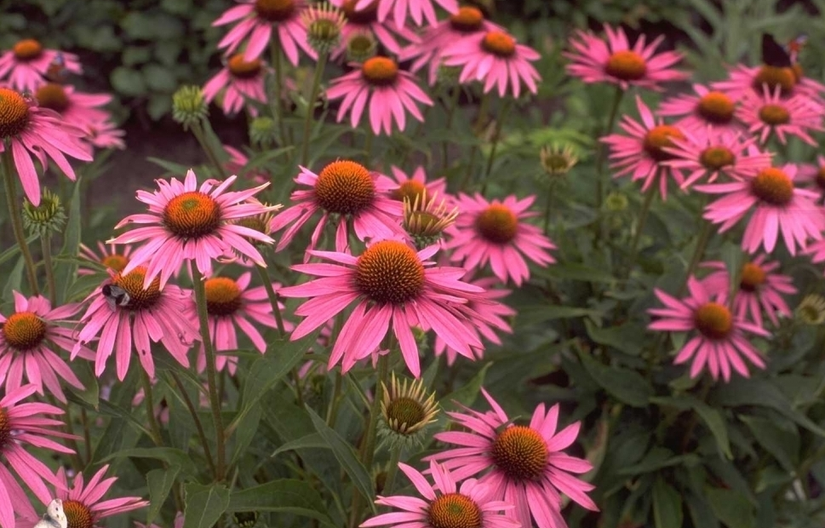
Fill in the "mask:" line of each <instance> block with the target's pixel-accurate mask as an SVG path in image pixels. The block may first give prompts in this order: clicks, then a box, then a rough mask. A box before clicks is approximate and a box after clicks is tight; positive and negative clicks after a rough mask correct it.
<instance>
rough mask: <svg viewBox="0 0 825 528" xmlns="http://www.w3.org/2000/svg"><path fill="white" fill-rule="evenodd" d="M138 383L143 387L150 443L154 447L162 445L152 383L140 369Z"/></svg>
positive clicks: (147, 375)
mask: <svg viewBox="0 0 825 528" xmlns="http://www.w3.org/2000/svg"><path fill="white" fill-rule="evenodd" d="M140 381H141V384H142V385H143V401H144V403H146V419H147V420H148V422H149V432H150V433H152V435H151V436H152V442H154V443H155V445H156V446H158V447H161V446H162V445H163V435H161V433H160V425H158V420H157V418H156V417H155V399H154V397H153V395H152V381H151V380H150V379H149V374H147V373H146V371H145V370H144V369H140Z"/></svg>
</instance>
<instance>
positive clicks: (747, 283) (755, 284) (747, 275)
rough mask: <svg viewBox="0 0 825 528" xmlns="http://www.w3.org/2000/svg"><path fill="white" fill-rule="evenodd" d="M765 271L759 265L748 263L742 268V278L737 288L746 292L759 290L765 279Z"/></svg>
mask: <svg viewBox="0 0 825 528" xmlns="http://www.w3.org/2000/svg"><path fill="white" fill-rule="evenodd" d="M766 277H767V276H766V274H765V270H763V269H762V268H761V267H760V266H759V264H754V263H753V262H748V263H747V264H745V265H744V266H742V278H741V279H740V280H739V287H740V288H741V289H742V290H744V291H747V292H754V291H756V290H758V289H759V286H761V285H762V284H763V283H764V282H765V279H766Z"/></svg>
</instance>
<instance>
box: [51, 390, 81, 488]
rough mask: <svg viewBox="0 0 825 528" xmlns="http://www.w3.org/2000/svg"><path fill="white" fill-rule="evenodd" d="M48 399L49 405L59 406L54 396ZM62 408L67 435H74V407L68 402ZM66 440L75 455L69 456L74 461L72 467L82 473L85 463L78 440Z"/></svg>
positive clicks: (74, 438)
mask: <svg viewBox="0 0 825 528" xmlns="http://www.w3.org/2000/svg"><path fill="white" fill-rule="evenodd" d="M48 399H49V403H51V404H52V405H54V406H57V405H56V404H57V403H58V402H57V400H56V399H55V398H54V397H53V396H51V395H49V397H48ZM60 408H61V409H63V411H64V412H63V416H62V418H63V427H64V429H65V431H66V433H68V434H70V435H74V427H73V426H72V422H73V420H72V406H71V405H70V404H69V403H68V402H66V403H61V405H60ZM66 440H67V442H68V444H69V447H70V448H71V449H72V450H73V453H72V454H71V455H69V456H70V458H71V459H72V467H73V468H74V469H75V471H78V472H80V471H82V470H83V468H84V464H83V461H82V460H81V459H80V446H78V445H77V439H76V437H75V436H71V437H69V438H67V439H66Z"/></svg>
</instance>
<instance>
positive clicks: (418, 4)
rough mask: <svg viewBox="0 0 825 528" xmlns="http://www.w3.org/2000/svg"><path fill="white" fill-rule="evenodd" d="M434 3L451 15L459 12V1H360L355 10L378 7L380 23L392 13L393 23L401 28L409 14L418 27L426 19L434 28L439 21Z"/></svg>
mask: <svg viewBox="0 0 825 528" xmlns="http://www.w3.org/2000/svg"><path fill="white" fill-rule="evenodd" d="M433 1H435V3H437V4H438V5H440V6H441V7H442V8H443V9H444V10H445V11H447V12H448V13H450V14H452V13H455V12H456V11H458V1H457V0H358V1H357V2H356V4H355V10H356V11H360V10H362V9H370V8H374V7H377V9H378V21H379V22H383V21H384V20H385V19H386V18H387V17H389V15H390V12H392V14H393V22H395V25H396V26H399V27H401V26H404V25H405V23H406V19H407V14H409V15H410V16H411V17H412V19H413V22H415V25H416V26H420V25H421V24H422V23H423V22H424V19H425V18H426V19H427V22H429V23H430V25H431V26H433V25H435V23H436V22H437V21H438V20H437V19H436V16H435V9H434V7H433ZM376 4H377V5H376Z"/></svg>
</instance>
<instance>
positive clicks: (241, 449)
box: [230, 405, 263, 464]
mask: <svg viewBox="0 0 825 528" xmlns="http://www.w3.org/2000/svg"><path fill="white" fill-rule="evenodd" d="M261 415H263V409H261V406H260V405H255V406H253V407H252V408H251V409H250V411H249V412H248V413H246V415H244V417H243V419H241V421H240V422H238V427H237V429H236V430H235V447H234V449H233V450H232V460H231V462H230V464H235V463H236V462H237V461H238V460H240V458H241V457H242V456H243V454H244V453H246V450H247V449H249V446H250V445H251V444H252V440H253V439H254V438H255V433H257V432H258V426H259V425H260V423H261Z"/></svg>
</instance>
